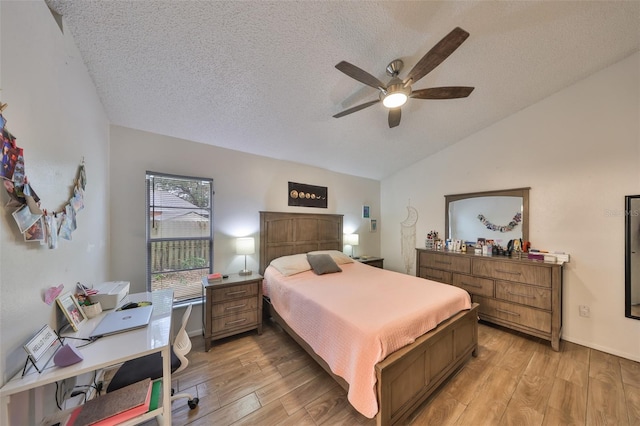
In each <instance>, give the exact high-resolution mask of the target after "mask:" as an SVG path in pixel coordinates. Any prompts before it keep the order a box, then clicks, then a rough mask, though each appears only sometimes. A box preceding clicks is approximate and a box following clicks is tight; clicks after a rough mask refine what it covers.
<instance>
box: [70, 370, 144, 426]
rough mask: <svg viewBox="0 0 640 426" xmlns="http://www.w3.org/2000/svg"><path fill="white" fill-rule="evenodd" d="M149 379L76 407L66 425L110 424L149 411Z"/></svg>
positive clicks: (100, 425)
mask: <svg viewBox="0 0 640 426" xmlns="http://www.w3.org/2000/svg"><path fill="white" fill-rule="evenodd" d="M152 388H153V383H152V382H151V379H145V380H141V381H139V382H136V383H133V384H131V385H129V386H125V387H123V388H120V389H118V390H116V391H113V392H109V393H107V394H104V395H102V396H98V397H96V398H93V399H92V400H90V401H88V402H87V403H86V404H84V405H81V406H80V407H78V409H77V410H76V411H74V413H73V414H72V415H71V417H70V419H69V421H68V422H67V426H88V425H91V426H112V425H116V424H119V423H122V422H124V421H126V420H129V419H132V418H134V417H137V416H139V415H141V414H144V413H146V412H147V411H149V404H150V402H151V393H152V392H151V391H152Z"/></svg>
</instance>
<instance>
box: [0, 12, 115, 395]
mask: <svg viewBox="0 0 640 426" xmlns="http://www.w3.org/2000/svg"><path fill="white" fill-rule="evenodd" d="M0 8H1V19H2V21H1V25H2V26H1V29H2V32H1V34H2V45H1V46H2V68H1V72H2V74H1V80H0V87H1V88H2V91H1V92H0V95H1V100H2V102H5V103H8V104H9V106H8V108H7V109H6V110H5V111H4V116H5V118H6V119H7V128H8V129H9V131H11V133H13V134H14V136H16V138H17V142H18V146H20V147H22V148H24V158H25V171H26V175H27V177H28V178H29V181H30V182H31V183H32V186H33V188H34V190H35V191H36V192H37V194H38V195H39V196H40V198H41V200H42V207H43V208H46V209H49V210H54V211H60V210H62V209H63V208H64V205H65V204H66V203H67V201H68V200H69V198H70V196H71V194H72V188H73V185H74V179H75V178H76V175H77V170H78V165H79V164H80V162H81V160H82V159H83V158H84V160H85V163H86V172H87V187H86V193H85V208H84V210H82V211H80V212H79V213H78V217H77V223H78V229H77V230H76V231H75V232H74V233H73V235H72V238H73V240H72V241H66V240H61V241H60V243H59V248H58V249H55V250H49V249H47V248H46V247H45V246H40V245H39V244H37V243H29V244H27V243H25V242H24V241H23V237H22V235H21V234H20V233H19V231H18V228H17V226H16V224H15V222H14V221H13V219H12V217H11V209H8V208H5V207H4V204H5V203H6V201H7V200H8V195H7V194H6V192H5V191H4V190H3V191H1V192H2V195H0V203H1V204H2V205H3V207H2V210H0V212H1V218H0V253H1V255H0V262H1V266H2V267H1V268H0V295H1V297H0V336H2V338H1V340H0V366H1V370H2V373H3V374H2V381H3V383H4V382H5V381H6V379H7V375H9V376H10V375H13V374H14V373H16V372H17V370H18V369H20V368H21V367H22V366H23V365H24V360H25V359H26V358H25V353H24V351H23V349H22V345H23V344H24V343H25V342H26V341H27V340H28V339H29V338H30V337H31V335H32V334H34V333H35V332H37V331H38V330H39V329H40V328H41V327H42V326H43V325H44V324H45V323H50V324H51V325H52V326H55V323H54V318H55V317H54V315H55V305H53V306H48V305H46V304H45V303H44V302H43V299H42V292H43V290H45V289H46V288H48V287H51V286H57V285H59V284H64V285H65V289H72V288H74V287H75V283H76V282H77V281H81V282H86V283H93V282H97V281H104V280H105V279H106V278H107V269H108V256H109V233H108V227H109V216H108V198H107V194H108V188H109V187H108V185H109V181H108V155H109V151H108V145H109V124H108V120H107V117H106V114H105V113H104V110H103V108H102V105H101V103H100V101H99V99H98V96H97V94H96V90H95V87H94V85H93V82H92V81H91V79H90V78H89V75H88V72H87V70H86V68H85V66H84V63H83V62H82V60H81V57H80V54H79V52H78V51H77V49H76V47H75V44H74V43H73V40H72V39H71V37H70V36H69V35H64V36H63V34H62V33H61V32H60V29H59V28H58V26H57V24H56V23H55V21H54V19H53V17H52V15H51V13H50V12H49V9H48V8H47V7H46V5H45V4H44V2H0Z"/></svg>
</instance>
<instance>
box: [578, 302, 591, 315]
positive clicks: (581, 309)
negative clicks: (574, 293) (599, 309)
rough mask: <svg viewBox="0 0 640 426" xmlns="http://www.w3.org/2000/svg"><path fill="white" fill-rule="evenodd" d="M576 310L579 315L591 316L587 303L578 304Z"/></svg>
mask: <svg viewBox="0 0 640 426" xmlns="http://www.w3.org/2000/svg"><path fill="white" fill-rule="evenodd" d="M578 311H579V312H580V316H581V317H584V318H589V317H590V316H591V309H590V308H589V307H588V306H587V305H580V306H578Z"/></svg>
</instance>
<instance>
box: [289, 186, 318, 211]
mask: <svg viewBox="0 0 640 426" xmlns="http://www.w3.org/2000/svg"><path fill="white" fill-rule="evenodd" d="M289 205H290V206H299V207H320V208H323V209H326V208H327V187H326V186H315V185H306V184H304V183H296V182H289Z"/></svg>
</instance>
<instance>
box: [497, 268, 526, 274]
mask: <svg viewBox="0 0 640 426" xmlns="http://www.w3.org/2000/svg"><path fill="white" fill-rule="evenodd" d="M496 272H500V273H502V274H509V275H521V274H522V273H521V272H512V271H503V270H502V269H496Z"/></svg>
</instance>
